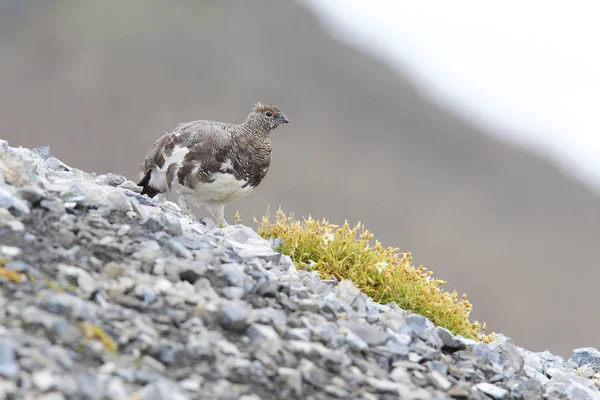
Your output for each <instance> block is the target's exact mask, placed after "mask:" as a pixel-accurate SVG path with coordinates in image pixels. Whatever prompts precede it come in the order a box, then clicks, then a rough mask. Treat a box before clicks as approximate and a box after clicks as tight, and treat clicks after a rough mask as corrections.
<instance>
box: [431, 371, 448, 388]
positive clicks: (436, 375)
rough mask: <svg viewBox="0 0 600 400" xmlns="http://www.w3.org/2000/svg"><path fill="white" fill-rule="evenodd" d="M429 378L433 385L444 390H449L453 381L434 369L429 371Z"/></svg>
mask: <svg viewBox="0 0 600 400" xmlns="http://www.w3.org/2000/svg"><path fill="white" fill-rule="evenodd" d="M429 380H430V381H431V383H432V384H433V386H435V387H436V388H438V389H439V390H442V391H444V392H446V391H448V390H449V389H450V388H451V387H452V383H451V382H450V381H449V380H448V378H446V376H445V375H443V374H442V373H441V372H439V371H436V370H433V371H431V372H430V373H429Z"/></svg>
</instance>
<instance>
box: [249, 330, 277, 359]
mask: <svg viewBox="0 0 600 400" xmlns="http://www.w3.org/2000/svg"><path fill="white" fill-rule="evenodd" d="M246 334H247V335H248V338H250V341H251V342H252V343H254V344H256V345H258V346H260V347H261V348H263V349H265V350H267V351H268V353H269V354H271V355H273V354H275V353H276V352H277V351H279V349H281V339H280V337H279V335H278V334H277V332H275V329H273V327H272V326H270V325H262V324H256V323H252V324H250V326H249V327H248V330H247V332H246Z"/></svg>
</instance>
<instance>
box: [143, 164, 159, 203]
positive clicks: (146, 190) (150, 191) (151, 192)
mask: <svg viewBox="0 0 600 400" xmlns="http://www.w3.org/2000/svg"><path fill="white" fill-rule="evenodd" d="M151 175H152V170H151V169H150V170H148V172H146V175H144V177H143V178H142V180H141V181H140V183H138V186H141V187H142V195H144V194H147V195H148V197H150V198H153V197H154V196H156V195H157V194H159V193H160V192H159V191H158V190H156V189H154V188H153V187H152V186H150V177H151Z"/></svg>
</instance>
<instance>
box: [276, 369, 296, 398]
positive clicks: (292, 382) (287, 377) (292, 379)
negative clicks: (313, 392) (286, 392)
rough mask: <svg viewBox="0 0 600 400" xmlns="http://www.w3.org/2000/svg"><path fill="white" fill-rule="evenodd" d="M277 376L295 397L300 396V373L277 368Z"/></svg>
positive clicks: (294, 370)
mask: <svg viewBox="0 0 600 400" xmlns="http://www.w3.org/2000/svg"><path fill="white" fill-rule="evenodd" d="M277 374H278V375H279V376H280V377H281V380H282V381H283V382H284V383H285V384H286V385H287V386H288V387H290V389H292V391H293V393H294V394H295V395H296V396H298V397H301V396H302V374H301V372H300V371H298V370H297V369H292V368H278V369H277Z"/></svg>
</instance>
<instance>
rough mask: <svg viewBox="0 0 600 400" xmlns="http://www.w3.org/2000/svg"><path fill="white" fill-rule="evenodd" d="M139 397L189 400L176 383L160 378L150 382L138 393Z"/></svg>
mask: <svg viewBox="0 0 600 400" xmlns="http://www.w3.org/2000/svg"><path fill="white" fill-rule="evenodd" d="M137 397H138V398H139V399H144V400H146V399H147V400H188V397H187V396H185V394H184V393H182V392H181V390H180V389H179V387H178V386H177V384H176V383H174V382H171V381H169V380H166V379H160V380H158V381H156V382H152V383H149V384H148V385H146V386H144V388H143V389H142V390H140V391H139V392H138V393H137Z"/></svg>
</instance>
